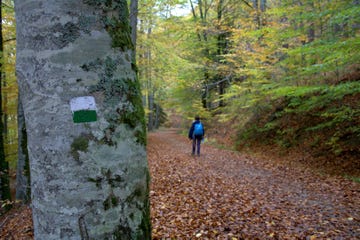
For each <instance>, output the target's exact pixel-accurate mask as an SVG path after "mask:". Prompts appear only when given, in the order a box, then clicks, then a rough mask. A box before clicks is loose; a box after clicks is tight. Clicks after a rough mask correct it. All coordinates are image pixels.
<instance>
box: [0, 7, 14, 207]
mask: <svg viewBox="0 0 360 240" xmlns="http://www.w3.org/2000/svg"><path fill="white" fill-rule="evenodd" d="M2 6H3V3H2V1H1V2H0V20H1V21H2ZM3 50H4V48H3V34H2V22H1V23H0V200H1V201H5V200H11V195H10V185H9V184H10V181H9V164H8V162H7V161H6V159H5V150H4V124H3V108H2V85H3V59H4V56H3Z"/></svg>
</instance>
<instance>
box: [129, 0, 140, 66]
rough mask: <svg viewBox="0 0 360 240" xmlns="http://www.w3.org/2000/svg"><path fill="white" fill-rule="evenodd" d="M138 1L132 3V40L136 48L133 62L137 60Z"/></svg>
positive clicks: (134, 0)
mask: <svg viewBox="0 0 360 240" xmlns="http://www.w3.org/2000/svg"><path fill="white" fill-rule="evenodd" d="M138 5H139V2H138V0H131V1H130V26H131V40H132V43H133V45H134V46H135V48H134V51H133V61H134V62H135V59H136V39H137V21H138Z"/></svg>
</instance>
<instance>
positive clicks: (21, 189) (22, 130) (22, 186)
mask: <svg viewBox="0 0 360 240" xmlns="http://www.w3.org/2000/svg"><path fill="white" fill-rule="evenodd" d="M17 120H18V162H17V166H16V199H17V200H21V201H22V202H23V203H28V202H29V201H30V198H31V197H30V165H29V154H28V150H27V135H26V125H25V117H24V111H23V108H22V104H21V100H20V97H19V100H18V118H17Z"/></svg>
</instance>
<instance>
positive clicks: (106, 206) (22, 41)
mask: <svg viewBox="0 0 360 240" xmlns="http://www.w3.org/2000/svg"><path fill="white" fill-rule="evenodd" d="M15 10H16V20H17V76H18V83H19V91H20V97H21V102H22V104H23V109H24V115H25V119H26V128H27V139H28V151H29V160H30V170H31V197H32V210H33V221H34V234H35V239H47V240H51V239H151V235H150V233H151V230H150V214H149V193H148V191H149V189H148V184H149V172H148V166H147V161H146V152H145V144H146V128H145V121H144V120H145V118H144V111H143V107H142V101H141V93H140V89H139V83H138V80H137V77H136V66H135V63H133V62H131V60H132V53H133V44H132V42H131V30H130V24H129V13H128V8H127V2H126V0H113V1H93V0H83V1H77V0H66V1H65V0H63V1H59V0H49V1H43V0H32V1H23V0H15Z"/></svg>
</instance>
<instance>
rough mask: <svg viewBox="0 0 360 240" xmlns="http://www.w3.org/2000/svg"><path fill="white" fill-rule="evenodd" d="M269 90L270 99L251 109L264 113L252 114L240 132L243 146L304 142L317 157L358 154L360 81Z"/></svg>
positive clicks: (286, 145)
mask: <svg viewBox="0 0 360 240" xmlns="http://www.w3.org/2000/svg"><path fill="white" fill-rule="evenodd" d="M269 94H270V95H271V99H270V101H269V102H266V101H263V102H262V103H261V104H258V105H257V106H256V107H254V108H253V109H254V110H253V111H257V112H260V114H259V113H256V114H253V115H252V117H251V118H250V119H249V120H248V121H247V123H246V124H244V126H243V127H242V128H241V129H240V130H239V131H238V133H237V143H238V144H237V145H238V148H239V149H241V148H242V147H245V146H251V145H252V144H255V143H256V144H259V143H261V144H270V145H271V144H273V145H277V146H279V147H281V148H299V147H301V148H303V150H304V151H307V152H310V153H311V154H312V155H313V156H328V157H329V156H334V157H342V156H343V157H345V158H355V159H356V158H358V159H359V157H360V106H359V104H358V103H359V100H360V82H359V81H352V82H343V83H340V84H337V85H320V86H319V85H317V86H299V87H283V88H278V89H276V90H272V91H271V92H269ZM255 109H256V110H255ZM354 167H357V168H358V167H359V166H354Z"/></svg>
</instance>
